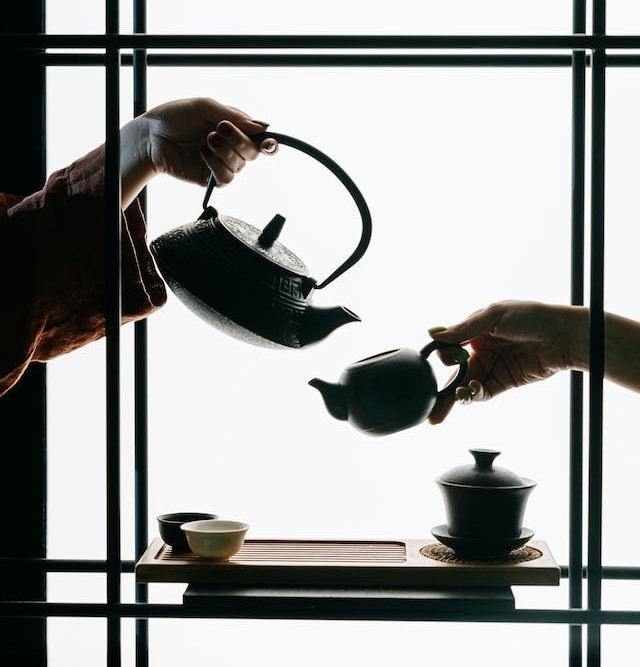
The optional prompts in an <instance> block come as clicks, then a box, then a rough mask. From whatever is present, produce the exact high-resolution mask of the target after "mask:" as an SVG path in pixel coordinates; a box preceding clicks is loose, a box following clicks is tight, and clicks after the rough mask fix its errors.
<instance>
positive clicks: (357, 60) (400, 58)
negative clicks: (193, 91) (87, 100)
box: [38, 53, 640, 67]
mask: <svg viewBox="0 0 640 667" xmlns="http://www.w3.org/2000/svg"><path fill="white" fill-rule="evenodd" d="M38 60H39V61H40V62H42V63H43V64H45V65H52V66H54V65H55V66H60V65H66V66H78V65H92V66H103V65H104V63H105V56H104V55H103V54H100V53H95V54H74V53H45V54H42V55H40V56H39V57H38ZM122 64H123V65H132V64H133V56H132V55H131V54H123V55H122ZM636 64H637V65H639V66H640V55H638V56H637V60H636ZM147 65H148V66H149V67H153V66H159V67H172V66H173V67H207V66H212V65H215V66H219V67H473V66H478V67H569V66H570V65H571V56H570V55H542V54H527V55H500V54H475V55H473V54H465V55H455V54H454V55H451V54H442V55H354V54H340V55H336V54H331V55H329V54H325V55H322V54H314V55H306V54H296V55H292V54H260V55H257V54H256V55H253V54H250V55H244V54H243V55H222V54H219V53H215V54H213V53H209V54H204V53H203V54H192V53H189V54H147Z"/></svg>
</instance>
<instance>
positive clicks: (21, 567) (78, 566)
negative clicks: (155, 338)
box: [0, 558, 640, 581]
mask: <svg viewBox="0 0 640 667" xmlns="http://www.w3.org/2000/svg"><path fill="white" fill-rule="evenodd" d="M120 566H121V570H122V572H123V573H125V574H129V573H132V572H134V571H135V561H133V560H123V561H121V562H120ZM106 569H107V561H106V560H82V559H75V558H73V559H63V558H0V572H2V571H3V570H4V571H10V572H20V573H21V574H22V573H30V572H102V573H105V572H106ZM568 571H569V568H568V566H567V565H561V566H560V577H561V578H563V579H566V578H567V576H568ZM582 576H583V577H586V576H587V568H586V567H584V568H582ZM602 578H603V579H616V580H620V579H624V580H629V581H634V580H640V567H637V566H623V565H607V566H604V567H603V569H602Z"/></svg>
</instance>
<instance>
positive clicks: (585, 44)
mask: <svg viewBox="0 0 640 667" xmlns="http://www.w3.org/2000/svg"><path fill="white" fill-rule="evenodd" d="M107 47H110V48H121V49H126V48H129V49H185V48H190V49H209V48H226V49H258V48H259V49H571V50H573V49H589V50H592V49H638V48H640V36H638V35H615V36H611V35H398V36H395V35H149V34H136V35H125V34H120V35H59V34H56V35H52V34H39V35H35V34H0V50H15V49H74V48H75V49H81V48H84V49H91V48H107Z"/></svg>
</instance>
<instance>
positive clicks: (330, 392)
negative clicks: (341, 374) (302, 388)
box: [309, 378, 349, 421]
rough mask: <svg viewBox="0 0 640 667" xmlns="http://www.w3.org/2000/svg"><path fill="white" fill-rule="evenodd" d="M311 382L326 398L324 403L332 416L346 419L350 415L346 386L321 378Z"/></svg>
mask: <svg viewBox="0 0 640 667" xmlns="http://www.w3.org/2000/svg"><path fill="white" fill-rule="evenodd" d="M309 384H310V385H311V386H312V387H315V388H316V389H317V390H318V391H319V392H320V393H321V394H322V398H323V399H324V404H325V405H326V406H327V410H328V411H329V414H330V415H331V416H332V417H335V418H336V419H340V420H341V421H346V420H347V418H348V417H349V410H348V408H347V402H346V400H345V395H344V387H343V386H342V385H340V384H334V383H332V382H325V381H324V380H320V379H319V378H313V380H309Z"/></svg>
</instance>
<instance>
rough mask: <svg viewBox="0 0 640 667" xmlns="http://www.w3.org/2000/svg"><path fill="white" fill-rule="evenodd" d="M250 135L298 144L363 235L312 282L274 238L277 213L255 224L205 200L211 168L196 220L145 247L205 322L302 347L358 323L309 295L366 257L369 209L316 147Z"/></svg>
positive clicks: (242, 335) (268, 342) (238, 334)
mask: <svg viewBox="0 0 640 667" xmlns="http://www.w3.org/2000/svg"><path fill="white" fill-rule="evenodd" d="M251 138H252V139H253V140H254V141H255V142H256V143H258V144H259V143H261V142H262V141H264V140H265V139H275V140H276V141H277V142H278V143H279V144H283V145H285V146H291V147H292V148H296V149H297V150H299V151H302V152H303V153H306V154H307V155H310V156H311V157H313V158H315V159H316V160H317V161H318V162H320V163H321V164H323V165H324V166H325V167H327V168H328V169H329V170H330V171H331V172H333V174H335V176H336V177H337V178H338V179H339V180H340V181H341V182H342V184H343V185H344V187H345V188H346V189H347V190H348V191H349V193H350V194H351V196H352V197H353V199H354V200H355V203H356V205H357V207H358V210H359V211H360V216H361V217H362V234H361V237H360V241H359V243H358V245H357V247H356V249H355V250H354V251H353V252H352V254H351V255H350V256H349V257H348V258H347V259H346V260H345V261H344V262H343V263H342V264H341V265H340V266H339V267H338V268H337V269H336V270H335V271H333V273H331V274H330V275H329V277H328V278H325V279H324V280H323V281H321V282H320V283H319V284H317V282H316V280H315V279H314V278H312V277H310V276H309V272H308V270H307V267H306V266H305V265H304V263H303V262H302V261H301V260H300V259H299V258H298V257H297V256H296V255H294V253H292V252H291V251H290V250H289V249H288V248H286V247H285V246H284V245H282V244H281V243H280V242H279V241H278V240H277V239H278V236H279V234H280V232H281V231H282V227H283V225H284V222H285V218H284V217H283V216H281V215H280V214H276V215H275V216H273V218H272V219H271V221H270V222H269V223H268V224H267V225H266V226H265V227H264V229H263V230H259V229H256V228H255V227H254V226H252V225H250V224H249V223H247V222H243V221H242V220H238V219H237V218H232V217H231V216H228V215H222V214H219V213H218V211H217V210H216V209H215V208H213V207H212V206H209V205H208V202H209V198H210V196H211V193H212V191H213V188H214V187H215V185H216V183H215V179H214V178H213V174H212V175H211V176H210V178H209V185H208V187H207V191H206V194H205V198H204V202H203V209H204V210H203V211H202V213H201V214H200V216H199V217H198V219H197V220H195V221H194V222H189V223H187V224H185V225H182V226H181V227H178V228H176V229H174V230H172V231H170V232H167V233H166V234H163V235H162V236H160V237H159V238H157V239H156V240H155V241H153V242H152V243H151V251H152V253H153V255H154V257H155V259H156V262H157V264H158V268H159V270H160V272H161V273H162V275H163V277H164V279H165V280H166V281H167V284H168V285H169V287H170V289H171V290H172V291H173V292H174V293H175V294H176V296H177V297H178V298H179V299H180V300H181V301H182V302H183V303H184V304H185V305H186V306H187V307H189V308H190V309H191V310H192V311H193V312H195V313H196V314H197V315H199V316H200V317H201V318H202V319H204V320H205V321H207V322H209V323H210V324H212V325H214V326H216V327H217V328H219V329H221V330H222V331H224V332H225V333H227V334H230V335H231V336H234V337H235V338H239V339H240V340H243V341H245V342H248V343H253V344H255V345H260V346H263V347H275V348H303V347H307V346H309V345H312V344H314V343H317V342H319V341H321V340H322V339H323V338H325V337H326V336H328V335H329V334H330V333H331V332H332V331H334V330H335V329H337V328H338V327H340V326H342V325H343V324H347V323H348V322H359V321H360V318H359V317H358V316H357V315H356V314H355V313H353V312H352V311H350V310H349V309H348V308H345V307H343V306H335V307H331V308H320V307H316V306H314V305H312V303H311V296H312V293H313V291H314V290H318V289H322V288H324V287H326V286H327V285H328V284H329V283H331V282H333V281H334V280H335V279H336V278H337V277H338V276H339V275H341V274H342V273H344V272H345V271H346V270H347V269H349V268H350V267H351V266H353V265H354V264H355V263H356V262H357V261H358V260H359V259H360V258H361V257H362V256H363V255H364V253H365V251H366V249H367V246H368V245H369V240H370V238H371V215H370V213H369V208H368V206H367V204H366V202H365V200H364V198H363V196H362V194H361V193H360V191H359V190H358V188H357V187H356V185H355V183H354V182H353V181H352V180H351V178H350V177H349V176H348V175H347V174H346V173H345V172H344V170H343V169H342V168H341V167H339V166H338V165H337V164H336V163H335V162H334V161H333V160H332V159H331V158H329V157H328V156H327V155H325V154H324V153H322V152H320V151H319V150H318V149H317V148H314V147H313V146H310V145H309V144H306V143H304V142H303V141H300V140H299V139H294V138H293V137H289V136H287V135H284V134H277V133H275V132H262V133H260V134H256V135H253V136H252V137H251Z"/></svg>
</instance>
